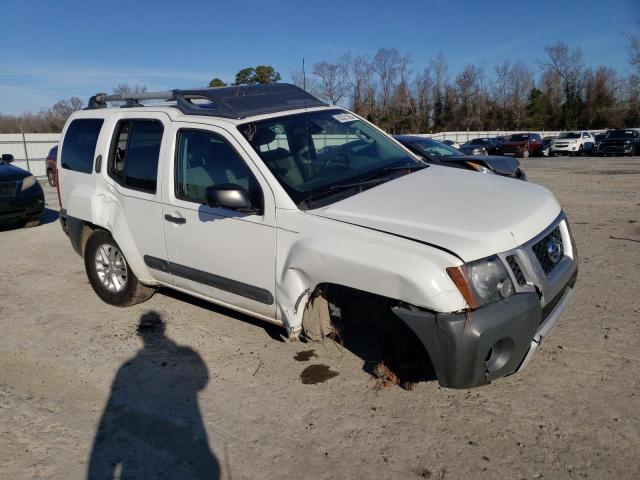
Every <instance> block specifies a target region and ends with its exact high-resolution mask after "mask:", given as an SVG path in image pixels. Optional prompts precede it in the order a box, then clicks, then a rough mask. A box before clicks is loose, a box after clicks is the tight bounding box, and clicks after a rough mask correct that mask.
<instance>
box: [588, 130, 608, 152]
mask: <svg viewBox="0 0 640 480" xmlns="http://www.w3.org/2000/svg"><path fill="white" fill-rule="evenodd" d="M606 136H607V132H602V133H596V134H594V135H593V138H594V139H595V141H594V144H593V150H592V151H591V154H592V155H597V154H598V149H599V148H600V142H601V141H602V140H604V138H605V137H606Z"/></svg>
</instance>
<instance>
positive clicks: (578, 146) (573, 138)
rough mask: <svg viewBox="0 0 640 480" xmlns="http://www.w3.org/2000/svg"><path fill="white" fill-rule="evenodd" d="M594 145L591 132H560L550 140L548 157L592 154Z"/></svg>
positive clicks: (594, 141)
mask: <svg viewBox="0 0 640 480" xmlns="http://www.w3.org/2000/svg"><path fill="white" fill-rule="evenodd" d="M595 144H596V139H595V137H594V136H593V134H592V133H591V132H587V131H586V130H583V131H579V132H562V133H561V134H560V135H558V136H557V137H556V138H554V139H553V140H551V144H550V145H549V156H550V157H553V156H555V155H576V154H590V153H592V152H593V147H594V145H595Z"/></svg>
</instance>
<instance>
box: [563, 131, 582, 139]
mask: <svg viewBox="0 0 640 480" xmlns="http://www.w3.org/2000/svg"><path fill="white" fill-rule="evenodd" d="M558 138H559V139H560V138H580V132H562V133H561V134H560V135H558Z"/></svg>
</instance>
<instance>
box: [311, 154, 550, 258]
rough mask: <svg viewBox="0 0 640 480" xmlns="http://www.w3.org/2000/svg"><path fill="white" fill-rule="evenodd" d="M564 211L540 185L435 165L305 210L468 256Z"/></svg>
mask: <svg viewBox="0 0 640 480" xmlns="http://www.w3.org/2000/svg"><path fill="white" fill-rule="evenodd" d="M560 211H561V209H560V206H559V205H558V202H557V201H556V200H555V198H554V196H553V195H552V194H551V193H550V192H549V191H548V190H546V189H545V188H543V187H541V186H539V185H535V184H531V183H526V182H519V181H514V180H512V179H507V178H504V177H499V176H495V175H478V174H477V173H476V172H471V171H465V170H457V169H452V168H447V167H439V166H437V165H432V166H430V167H429V168H426V169H424V170H420V171H417V172H414V173H412V174H409V175H405V176H402V177H399V178H397V179H395V180H391V181H389V182H386V183H383V184H382V185H378V186H377V187H374V188H370V189H369V190H365V191H364V192H362V193H359V194H356V195H353V196H351V197H349V198H346V199H344V200H341V201H339V202H336V203H333V204H331V205H329V206H327V207H323V208H318V209H315V210H307V213H309V214H312V215H317V216H321V217H324V218H329V219H333V220H337V221H341V222H347V223H351V224H355V225H359V226H362V227H365V228H371V229H375V230H379V231H382V232H386V233H389V234H392V235H398V236H402V237H407V238H410V239H414V240H417V241H420V242H425V243H428V244H431V245H435V246H438V247H440V248H442V249H445V250H449V251H452V252H454V253H455V254H456V255H457V256H459V257H460V258H461V259H463V260H464V261H466V262H469V261H473V260H477V259H479V258H483V257H487V256H489V255H493V254H496V253H500V252H504V251H506V250H510V249H512V248H515V247H517V246H519V245H522V244H523V243H525V242H527V241H528V240H530V239H531V238H533V237H534V236H536V235H537V234H539V233H540V232H541V231H542V230H544V229H545V228H546V227H548V226H549V225H550V224H551V222H553V221H554V220H555V219H556V218H557V216H558V215H559V214H560Z"/></svg>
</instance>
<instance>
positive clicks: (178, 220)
mask: <svg viewBox="0 0 640 480" xmlns="http://www.w3.org/2000/svg"><path fill="white" fill-rule="evenodd" d="M164 219H165V220H166V221H168V222H171V223H180V224H182V223H187V219H186V218H182V217H172V216H171V215H169V214H167V215H165V216H164Z"/></svg>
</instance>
